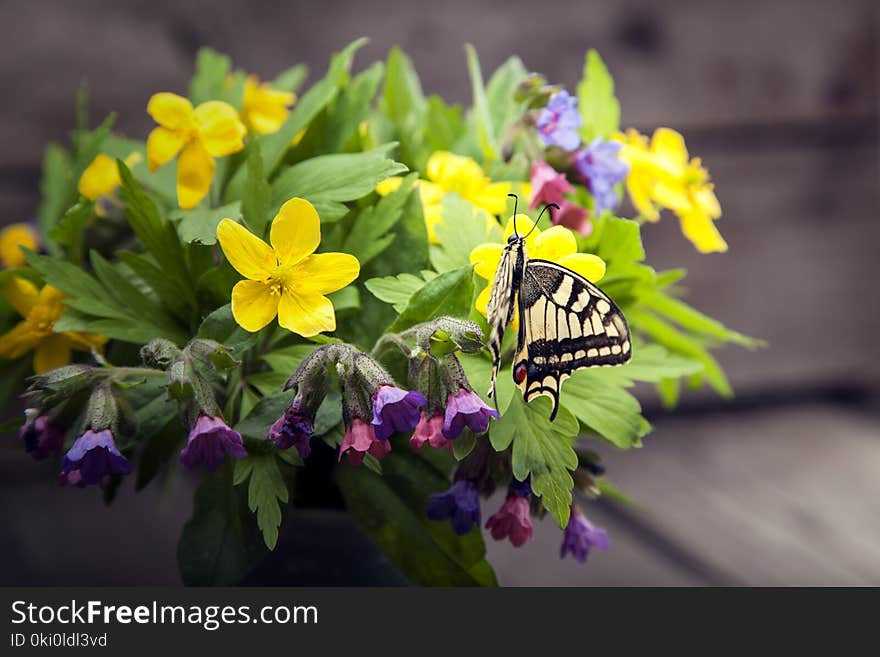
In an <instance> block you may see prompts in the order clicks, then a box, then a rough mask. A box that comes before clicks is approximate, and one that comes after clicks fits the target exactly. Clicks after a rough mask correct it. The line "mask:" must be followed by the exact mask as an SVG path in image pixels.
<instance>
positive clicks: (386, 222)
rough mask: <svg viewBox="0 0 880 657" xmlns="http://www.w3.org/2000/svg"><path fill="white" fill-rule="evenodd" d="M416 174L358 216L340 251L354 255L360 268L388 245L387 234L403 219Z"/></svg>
mask: <svg viewBox="0 0 880 657" xmlns="http://www.w3.org/2000/svg"><path fill="white" fill-rule="evenodd" d="M416 178H417V174H415V173H412V174H410V175H408V176H407V177H406V178H405V179H404V181H403V182H402V184H401V185H400V187H399V188H398V189H396V190H395V191H393V192H392V193H390V194H388V195H387V196H384V197H382V198H381V199H379V202H378V203H376V204H375V205H372V206H370V207H368V208H366V209H365V210H363V211H361V212H359V213H358V215H357V219H356V220H355V222H354V225H353V226H352V228H351V230H350V231H349V233H348V236H347V237H346V239H345V242H344V243H343V247H342V250H343V251H344V252H345V253H350V254H352V255H353V256H355V257H356V258H357V259H358V260H359V261H360V263H361V267H363V266H364V265H366V264H367V263H368V262H370V261H371V260H372V259H373V258H375V257H376V256H378V255H379V254H381V253H382V252H383V251H385V249H387V248H388V247H389V246H391V243H392V242H393V241H394V235H393V234H389V232H390V231H391V230H392V229H393V228H394V226H395V225H396V224H397V222H398V221H400V219H401V217H402V216H403V207H404V205H405V204H406V201H407V199H408V198H409V195H410V194H411V193H412V189H413V185H414V184H415V181H416Z"/></svg>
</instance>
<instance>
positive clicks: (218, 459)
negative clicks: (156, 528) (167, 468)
mask: <svg viewBox="0 0 880 657" xmlns="http://www.w3.org/2000/svg"><path fill="white" fill-rule="evenodd" d="M227 454H229V455H230V456H234V457H235V458H237V459H243V458H246V457H247V452H246V451H245V449H244V445H243V444H242V440H241V434H240V433H238V431H235V430H234V429H230V428H229V426H228V425H227V424H226V423H225V422H224V421H223V419H222V418H220V417H210V416H208V415H199V417H198V419H197V420H196V423H195V425H194V426H193V428H192V429H191V430H190V432H189V437H188V438H187V440H186V447H184V448H183V450H182V451H181V452H180V464H181V465H182V466H183V467H185V468H187V469H188V470H191V469H193V468H194V467H195V466H196V465H198V464H199V463H204V464H205V467H207V468H208V470H216V469H217V468H219V467H220V466H221V465H223V461H225V460H226V455H227Z"/></svg>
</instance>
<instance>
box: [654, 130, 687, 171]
mask: <svg viewBox="0 0 880 657" xmlns="http://www.w3.org/2000/svg"><path fill="white" fill-rule="evenodd" d="M651 152H652V153H653V154H654V156H655V158H656V159H657V160H659V161H660V163H661V164H662V166H663V167H664V168H666V169H668V170H669V171H683V170H684V168H685V167H686V166H687V163H688V152H687V146H685V143H684V137H682V136H681V134H680V133H678V132H676V131H675V130H670V129H669V128H657V129H656V130H655V131H654V136H653V137H651Z"/></svg>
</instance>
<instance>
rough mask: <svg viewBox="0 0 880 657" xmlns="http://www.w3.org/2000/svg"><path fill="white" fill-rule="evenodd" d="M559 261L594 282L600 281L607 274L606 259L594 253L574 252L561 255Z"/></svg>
mask: <svg viewBox="0 0 880 657" xmlns="http://www.w3.org/2000/svg"><path fill="white" fill-rule="evenodd" d="M557 262H558V263H559V264H560V265H562V266H563V267H565V268H566V269H571V270H572V271H573V272H574V273H576V274H580V275H581V276H583V277H584V278H586V279H587V280H588V281H590V282H592V283H598V282H599V281H601V280H602V277H603V276H604V275H605V261H604V260H602V258H600V257H599V256H597V255H593V254H592V253H572V254H571V255H567V256H563V257H561V258H560V259H559V260H557Z"/></svg>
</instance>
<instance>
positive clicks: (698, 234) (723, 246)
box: [679, 206, 727, 253]
mask: <svg viewBox="0 0 880 657" xmlns="http://www.w3.org/2000/svg"><path fill="white" fill-rule="evenodd" d="M679 220H680V222H681V232H682V233H684V236H685V237H687V238H688V239H689V240H690V241H691V243H692V244H693V245H694V246H695V247H696V249H697V251H699V252H700V253H723V252H725V251H727V242H725V241H724V238H723V237H721V233H719V232H718V228H717V227H716V226H715V222H714V221H712V219H711V218H710V217H709V215H707V214H706V213H705V212H703V211H702V210H701V209H700V208H698V207H696V206H694V207H693V208H692V209H691V210H690V211H688V212H685V213H682V214H680V215H679Z"/></svg>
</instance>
